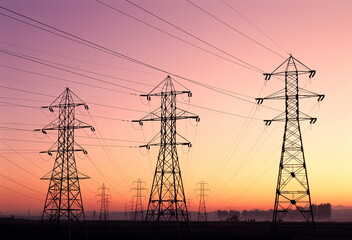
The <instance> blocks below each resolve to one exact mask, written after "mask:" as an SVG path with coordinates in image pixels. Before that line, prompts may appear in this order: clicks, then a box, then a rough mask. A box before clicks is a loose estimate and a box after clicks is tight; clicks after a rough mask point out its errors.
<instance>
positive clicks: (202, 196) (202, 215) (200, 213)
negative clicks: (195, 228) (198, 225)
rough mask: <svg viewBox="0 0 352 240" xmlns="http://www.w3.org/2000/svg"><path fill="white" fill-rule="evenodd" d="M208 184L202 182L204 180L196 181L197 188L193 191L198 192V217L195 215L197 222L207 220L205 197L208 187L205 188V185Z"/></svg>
mask: <svg viewBox="0 0 352 240" xmlns="http://www.w3.org/2000/svg"><path fill="white" fill-rule="evenodd" d="M206 185H208V183H206V182H204V181H200V182H199V183H197V187H199V188H197V189H196V190H195V191H196V192H199V195H197V196H198V197H199V208H198V217H197V221H198V222H207V221H208V218H207V209H206V206H205V197H206V196H207V195H206V192H208V191H209V189H207V188H205V186H206Z"/></svg>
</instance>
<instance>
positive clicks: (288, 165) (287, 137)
mask: <svg viewBox="0 0 352 240" xmlns="http://www.w3.org/2000/svg"><path fill="white" fill-rule="evenodd" d="M302 74H309V78H312V77H314V75H315V70H311V69H310V68H308V67H307V66H305V65H304V64H303V63H301V62H300V61H298V60H297V59H296V58H294V57H292V56H291V55H290V57H289V58H288V59H287V60H285V61H284V62H283V63H282V64H281V65H280V66H279V67H277V68H276V69H275V70H274V71H273V72H272V73H264V76H265V80H269V79H270V77H271V76H285V88H284V89H283V90H280V91H278V92H276V93H273V94H271V95H269V96H268V97H265V98H257V99H256V100H257V102H258V104H262V103H263V101H264V99H279V100H281V99H284V100H285V103H286V110H285V112H284V113H282V114H280V115H279V116H277V117H276V118H274V119H272V120H264V122H265V125H270V124H271V122H272V121H279V122H285V131H284V137H283V144H282V153H281V159H280V165H279V177H278V181H277V187H276V197H275V205H274V213H273V219H272V227H273V228H272V230H273V233H274V232H275V230H276V226H277V224H278V223H280V222H282V221H283V219H284V217H285V216H286V214H287V213H288V211H289V210H292V209H293V207H295V208H296V210H297V211H299V212H300V213H301V215H302V217H303V218H304V219H305V220H306V221H307V222H308V223H309V224H310V225H312V227H313V228H314V216H313V211H312V205H311V193H310V189H309V184H308V174H307V167H306V161H305V157H304V151H303V142H302V135H301V128H300V121H302V120H309V121H310V123H311V124H313V123H315V122H316V120H317V119H316V118H312V117H310V116H308V115H307V114H304V113H302V112H300V111H299V99H300V98H310V97H317V99H318V101H319V102H320V101H322V100H323V99H324V95H321V94H316V93H313V92H310V91H308V90H305V89H303V88H300V87H299V86H298V76H299V75H302Z"/></svg>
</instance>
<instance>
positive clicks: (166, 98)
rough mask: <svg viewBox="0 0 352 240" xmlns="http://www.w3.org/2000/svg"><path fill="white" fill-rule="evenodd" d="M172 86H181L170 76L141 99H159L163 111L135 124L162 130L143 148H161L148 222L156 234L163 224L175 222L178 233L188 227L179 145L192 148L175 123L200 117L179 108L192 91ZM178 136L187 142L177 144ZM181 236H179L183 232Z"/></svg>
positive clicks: (160, 110)
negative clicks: (158, 125)
mask: <svg viewBox="0 0 352 240" xmlns="http://www.w3.org/2000/svg"><path fill="white" fill-rule="evenodd" d="M173 82H176V83H178V82H177V81H176V80H174V79H172V78H171V77H170V76H167V77H166V78H165V79H164V80H163V81H162V82H161V83H160V84H159V85H157V86H156V87H155V88H154V89H153V90H152V91H151V92H150V93H148V94H146V95H141V96H144V97H146V98H147V100H148V101H150V100H151V97H152V96H157V97H160V98H161V107H160V109H156V110H154V111H153V112H151V113H150V114H148V115H147V116H145V117H144V118H142V119H140V120H134V122H139V124H140V125H143V122H147V121H160V123H161V130H160V132H159V133H158V135H156V136H155V137H154V138H153V139H152V140H151V141H150V142H149V143H147V144H146V145H143V146H141V147H146V148H147V149H149V148H150V146H160V150H159V155H158V160H157V164H156V169H155V174H154V179H153V183H152V187H151V191H150V198H149V203H148V209H147V214H146V221H147V222H150V223H155V224H156V230H157V232H158V230H159V222H160V221H164V222H174V221H175V222H177V226H178V229H179V227H180V222H185V223H186V224H187V225H188V226H189V219H188V211H187V205H186V198H185V193H184V188H183V183H182V177H181V169H180V165H179V161H178V155H177V145H186V146H189V147H190V146H191V144H190V142H189V141H187V140H186V139H185V138H183V137H182V136H180V135H179V134H178V133H177V131H176V121H177V120H181V119H190V118H193V119H196V120H197V121H199V117H198V116H197V115H194V114H192V113H190V112H187V111H185V110H182V109H179V108H177V107H176V103H177V102H176V96H177V95H180V94H188V97H191V96H192V93H191V91H189V90H185V91H177V90H175V87H174V84H173ZM178 84H179V83H178ZM179 85H181V84H179ZM181 86H182V85H181ZM159 87H161V88H162V89H161V92H156V90H157V89H158V88H159ZM182 87H183V86H182ZM176 136H180V137H181V138H182V139H183V140H184V141H186V142H177V140H176ZM158 137H160V143H155V142H154V141H155V140H156V139H157V138H158ZM169 196H171V198H170V197H169ZM178 232H179V234H180V230H179V231H178Z"/></svg>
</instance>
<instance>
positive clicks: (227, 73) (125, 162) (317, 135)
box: [0, 0, 352, 214]
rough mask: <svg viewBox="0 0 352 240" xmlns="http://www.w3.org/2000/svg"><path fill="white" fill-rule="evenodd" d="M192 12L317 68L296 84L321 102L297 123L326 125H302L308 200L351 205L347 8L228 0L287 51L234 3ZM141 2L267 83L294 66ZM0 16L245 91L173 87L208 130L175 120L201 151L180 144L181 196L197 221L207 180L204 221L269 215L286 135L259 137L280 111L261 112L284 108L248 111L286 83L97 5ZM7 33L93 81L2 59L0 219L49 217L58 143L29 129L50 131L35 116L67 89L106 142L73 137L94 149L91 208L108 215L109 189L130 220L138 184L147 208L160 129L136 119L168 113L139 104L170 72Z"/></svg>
mask: <svg viewBox="0 0 352 240" xmlns="http://www.w3.org/2000/svg"><path fill="white" fill-rule="evenodd" d="M194 1H195V2H197V4H199V5H201V6H202V7H204V8H205V9H208V10H209V11H211V12H212V13H213V14H214V15H216V16H218V17H219V18H221V19H223V20H224V21H226V22H228V23H230V24H231V25H232V26H234V27H236V29H239V30H240V31H241V32H243V33H245V34H246V35H248V36H250V37H251V38H253V39H255V40H256V41H258V42H260V43H262V44H263V45H265V46H267V47H268V48H270V49H273V50H274V51H275V52H277V53H279V54H280V55H283V56H284V57H288V56H289V55H288V53H292V55H294V56H295V57H296V58H297V59H299V60H300V61H302V62H303V63H304V64H306V65H307V66H308V67H310V68H311V69H315V70H316V71H317V74H316V76H315V77H314V78H313V79H312V80H311V81H309V79H308V76H305V75H303V76H302V77H301V78H300V86H301V87H303V86H304V87H305V88H306V89H308V90H311V91H313V92H317V93H323V94H326V98H325V99H324V101H323V102H321V103H320V104H317V103H316V100H315V99H309V100H306V99H303V100H302V101H301V102H300V103H301V105H300V110H301V111H302V112H305V113H309V115H311V116H314V117H317V118H318V121H317V123H316V124H315V125H313V126H311V127H310V126H309V123H306V122H304V123H302V124H301V128H302V132H303V144H304V150H305V155H306V161H307V169H308V175H309V184H310V188H311V196H312V203H316V204H320V203H330V204H331V205H333V206H336V205H345V206H350V205H352V204H351V200H352V190H351V188H350V187H349V183H351V180H352V179H351V178H352V176H351V174H350V171H351V169H352V161H351V159H352V150H351V149H352V148H351V146H350V145H351V142H352V128H351V127H350V122H351V121H352V114H351V111H350V110H349V108H348V107H346V106H348V103H349V101H350V90H351V89H352V81H349V80H348V78H349V72H350V71H349V69H350V65H351V63H350V56H351V54H352V48H351V47H350V46H351V42H352V41H351V40H352V32H351V31H350V30H349V29H350V25H349V23H351V21H352V16H351V14H350V9H351V8H352V2H350V1H340V2H339V4H336V2H335V1H332V0H328V1H323V2H322V1H318V0H313V1H309V2H307V1H303V0H299V1H297V0H296V1H293V0H292V1H284V2H279V1H274V0H265V1H255V2H254V1H253V2H252V1H251V2H248V1H231V0H228V1H227V2H229V3H230V4H231V5H233V6H234V8H236V9H237V10H238V11H239V12H240V13H241V14H243V15H244V16H246V18H248V19H249V20H250V21H251V22H253V23H255V25H256V26H257V27H259V28H260V29H261V30H262V31H264V32H265V33H266V34H267V35H269V36H270V37H271V38H272V39H274V40H275V41H276V42H277V43H280V45H282V46H283V47H284V49H285V50H286V51H283V50H282V49H281V48H280V47H278V46H277V45H276V44H275V43H273V42H272V41H271V40H270V39H268V38H267V37H266V36H264V35H263V34H262V33H260V32H259V31H258V30H256V29H255V28H253V26H251V25H250V24H248V22H247V21H246V20H244V19H243V18H241V17H240V16H239V15H237V14H236V13H234V12H233V11H232V10H231V9H229V8H228V7H227V6H226V5H225V4H221V3H218V2H214V1H210V0H209V1H208V0H207V1H200V0H194ZM83 2H84V4H83ZM106 2H107V3H109V4H112V5H114V6H116V7H117V8H118V9H120V10H122V11H124V12H126V13H128V14H131V15H133V16H136V17H138V18H140V19H143V20H144V21H146V22H148V23H150V24H152V25H154V26H157V27H159V28H161V29H163V30H165V31H167V32H170V33H172V34H174V35H176V36H178V37H180V38H182V39H186V40H187V41H189V42H191V43H193V44H195V45H197V46H200V47H202V48H205V49H208V50H209V51H213V52H216V53H217V54H219V55H221V56H223V57H224V58H229V59H230V58H231V57H229V56H228V55H224V54H223V53H221V52H219V51H216V50H214V49H211V48H210V47H209V46H207V45H205V44H204V43H201V42H199V41H197V40H195V39H193V38H191V37H190V36H187V35H186V34H185V33H182V32H180V31H178V30H176V29H173V28H171V27H170V26H169V25H166V24H165V23H163V22H160V21H158V20H157V19H155V18H152V17H151V16H150V15H147V14H146V13H144V12H142V11H140V10H138V9H136V8H135V7H133V6H132V5H130V4H128V3H125V2H122V1H120V2H114V1H112V0H106ZM134 2H136V3H138V4H139V5H141V6H143V7H145V8H146V9H148V10H150V11H152V12H155V13H157V14H158V15H159V16H160V17H162V18H165V19H167V20H168V21H170V22H172V23H174V24H175V25H177V26H180V27H181V28H182V29H184V30H186V31H189V32H191V33H192V34H194V35H196V36H198V37H199V38H202V39H204V40H206V41H207V42H209V43H211V44H213V45H215V46H217V47H218V48H221V49H223V50H224V51H226V52H228V53H230V54H232V55H234V56H236V57H238V58H239V59H242V60H243V61H245V62H248V63H250V64H252V65H254V66H256V67H258V68H260V69H262V70H263V71H265V72H271V71H272V70H274V69H275V68H276V67H277V66H279V64H281V63H282V62H283V61H284V60H285V59H284V58H281V57H280V56H278V55H276V54H273V53H272V52H270V51H268V50H266V49H264V48H263V47H261V46H259V45H257V44H255V43H254V42H253V41H250V40H249V39H248V38H245V37H243V36H241V35H240V34H238V33H236V32H234V31H232V30H231V29H229V28H228V27H226V26H224V25H223V24H220V23H219V22H216V21H215V20H214V19H212V18H210V17H209V16H207V15H205V14H204V13H202V12H200V11H199V10H197V9H196V8H194V7H192V5H190V4H188V3H187V2H186V1H167V3H166V2H165V1H161V0H154V1H150V2H148V3H146V2H145V1H142V0H135V1H134ZM2 5H3V6H4V7H6V8H9V9H11V10H14V11H18V12H20V13H23V14H24V15H26V16H30V17H33V18H34V19H38V20H40V21H43V22H45V23H47V24H50V25H53V26H56V27H58V28H60V29H64V30H65V31H67V32H70V33H73V34H75V35H77V36H80V37H82V38H85V39H88V40H90V41H92V42H95V43H98V44H100V45H102V46H104V47H107V48H110V49H113V50H116V51H118V52H121V53H123V54H125V55H127V56H130V57H133V58H135V59H138V60H140V61H143V62H146V63H148V64H150V65H153V66H156V67H158V68H161V69H165V70H167V71H169V72H172V73H174V74H178V75H181V76H184V77H187V78H190V79H194V80H196V81H197V82H200V83H203V84H209V85H212V86H216V87H219V88H222V89H226V90H228V91H232V92H236V93H239V94H241V95H237V96H238V97H239V98H241V99H244V100H245V101H243V100H240V99H238V98H233V97H229V96H227V95H224V94H219V93H217V92H216V91H212V90H209V89H208V88H204V87H201V86H200V85H197V84H194V83H191V82H188V81H186V80H183V79H180V78H177V77H174V78H175V79H176V80H177V81H178V82H180V83H182V85H184V86H185V87H187V88H188V89H190V90H191V91H192V93H193V96H192V98H190V104H189V102H188V100H189V99H188V97H187V96H183V97H182V96H178V99H177V101H178V103H177V104H178V107H179V108H182V109H185V110H188V111H190V112H192V113H195V114H197V115H199V116H200V122H199V123H196V122H195V121H193V120H181V121H180V122H178V123H177V130H178V132H179V133H180V134H181V135H182V136H184V137H185V138H186V139H188V140H189V141H191V142H192V148H191V149H188V148H186V147H183V146H179V147H178V154H179V161H180V165H181V169H182V177H183V182H184V187H185V191H186V199H191V203H192V204H191V210H192V211H196V209H198V201H199V199H198V198H197V197H196V194H195V192H194V189H195V188H196V183H197V182H200V181H201V180H204V181H205V182H208V183H209V186H208V187H209V189H210V193H209V194H208V195H209V197H208V198H207V199H206V203H207V210H208V211H215V210H218V209H234V210H244V209H247V210H250V209H272V208H273V205H274V197H275V187H276V181H277V174H278V167H279V159H280V154H281V145H282V134H283V128H284V124H283V123H273V124H272V125H271V126H270V127H264V123H263V121H262V120H263V119H271V118H273V117H276V116H277V115H278V114H279V112H278V111H275V110H272V109H268V108H265V106H268V107H272V108H275V109H282V110H284V102H283V101H277V102H274V101H266V102H265V103H264V106H261V107H258V106H256V105H255V104H252V103H255V101H254V98H255V97H259V96H261V97H265V96H267V95H269V94H271V93H273V92H275V91H278V90H280V89H281V88H283V87H284V83H283V82H282V81H280V80H278V79H275V78H273V79H271V80H270V81H268V82H267V83H266V84H265V83H264V80H263V75H262V73H258V72H256V71H251V70H249V69H247V68H243V67H241V66H239V65H236V64H233V63H231V62H229V61H226V60H224V59H222V58H218V57H216V56H214V55H211V54H209V53H206V52H204V51H202V50H200V49H198V48H195V47H192V46H190V45H188V44H186V43H184V42H181V41H179V40H177V39H175V38H172V37H170V36H168V35H165V34H163V33H161V32H159V31H157V30H155V29H152V28H150V27H148V26H146V25H144V24H142V23H139V22H137V21H135V20H132V19H130V18H128V17H126V16H124V15H122V14H119V13H117V12H114V11H112V10H111V9H108V8H106V7H104V6H102V5H101V4H98V3H97V2H96V1H76V2H75V3H72V4H71V5H70V6H68V4H65V3H63V2H61V1H51V2H50V3H47V2H46V1H41V0H35V1H31V3H29V2H28V3H27V2H25V1H21V2H19V1H3V3H2ZM302 5H303V6H304V7H302ZM170 9H172V11H170ZM0 26H1V29H2V32H4V33H5V34H3V35H2V37H1V39H0V45H1V48H2V49H5V50H9V51H13V52H17V53H21V54H25V55H29V56H32V57H37V58H42V59H46V60H48V61H52V62H56V63H60V64H63V65H67V66H72V67H74V68H75V69H73V68H70V70H72V71H74V72H79V73H80V74H83V75H88V76H90V77H91V78H87V77H84V76H82V75H77V74H72V73H69V72H64V71H61V70H59V69H54V68H51V67H48V66H45V65H42V64H38V63H34V62H31V61H27V60H25V59H19V58H16V57H14V56H10V55H7V54H5V53H1V54H0V61H1V63H0V65H1V66H0V68H1V75H0V81H1V84H0V196H1V197H0V212H1V213H3V214H14V213H26V211H27V210H28V209H30V210H31V212H32V213H33V214H34V213H38V214H39V213H40V211H42V208H43V204H44V200H45V196H46V192H47V188H48V184H49V182H48V181H41V180H40V178H41V177H42V176H44V175H45V174H47V173H48V172H49V171H51V169H52V167H53V164H54V158H53V157H55V156H53V157H49V156H48V155H45V154H39V153H38V152H40V151H45V150H48V149H49V148H50V147H51V146H52V144H53V143H54V142H55V141H56V138H57V132H51V133H49V134H48V135H43V134H41V133H38V132H33V131H31V130H33V129H36V128H42V127H44V126H46V125H47V124H48V123H50V122H51V121H52V120H54V119H55V117H56V116H57V115H55V114H56V112H54V113H50V112H49V111H48V110H47V109H40V107H41V106H44V105H48V104H50V103H51V102H52V101H54V100H55V97H57V96H58V95H59V94H61V92H62V91H63V90H64V88H65V87H69V88H70V89H71V90H72V91H73V92H74V93H75V94H77V96H79V97H80V98H81V99H82V100H83V101H85V102H86V103H87V104H88V105H89V113H90V114H91V115H92V116H93V118H90V116H89V114H88V112H87V111H86V110H85V109H84V108H83V107H82V108H81V109H80V110H78V109H77V110H76V114H77V119H80V120H82V121H84V122H86V123H89V124H91V125H93V126H94V127H95V128H96V129H97V131H96V134H97V135H98V136H99V137H102V138H104V139H105V140H104V142H103V144H105V145H108V147H107V148H105V150H104V148H103V147H101V146H100V143H99V141H98V140H97V139H96V137H95V135H94V134H93V133H91V132H90V131H88V130H83V129H82V130H77V131H76V132H75V135H76V137H75V140H76V141H77V143H78V144H80V145H81V146H82V147H84V148H85V149H86V150H87V151H88V156H85V155H83V154H82V153H77V155H76V161H77V167H78V170H79V171H80V172H82V173H84V174H87V175H88V176H90V177H91V179H88V180H82V181H81V189H82V195H83V201H84V207H85V210H86V211H93V210H96V211H98V210H99V205H98V203H97V200H98V199H97V198H96V194H97V193H98V191H97V189H98V188H99V187H101V185H102V184H103V183H105V185H106V186H107V187H108V188H109V189H110V192H109V194H111V196H112V198H111V208H110V209H111V210H112V211H123V210H124V206H125V203H129V202H130V201H131V198H132V193H131V191H130V188H131V187H132V182H133V181H134V180H136V179H137V178H141V179H143V180H144V181H146V187H147V188H148V191H147V193H146V194H145V195H146V199H145V200H144V207H145V208H146V206H147V202H148V197H149V195H148V194H149V190H150V188H151V184H152V182H151V181H152V178H153V172H154V168H155V164H156V159H157V154H158V150H159V149H158V148H157V147H154V148H153V147H152V148H151V149H150V150H149V151H147V150H146V149H144V148H138V146H139V145H142V144H145V143H146V142H148V141H149V140H150V139H152V138H153V136H154V135H156V133H157V132H158V131H159V129H158V128H159V127H160V125H159V123H158V122H153V123H152V122H147V123H145V124H144V126H143V127H142V128H141V127H140V126H139V125H138V123H131V122H130V120H133V119H140V118H142V117H144V116H145V115H147V114H148V113H149V112H150V111H151V110H154V109H156V108H158V107H160V98H158V97H152V99H151V101H150V102H149V103H148V102H147V101H146V99H145V98H141V97H139V95H140V94H141V93H148V92H149V91H151V90H152V89H153V88H154V86H156V85H157V84H158V83H160V82H161V81H162V80H163V79H164V78H165V77H166V76H167V74H166V73H162V72H160V71H157V70H153V69H151V68H148V67H145V66H141V65H138V64H136V63H132V62H128V61H126V60H123V59H121V58H117V57H114V56H112V55H109V54H106V53H102V52H99V51H96V50H94V49H92V48H88V47H86V46H83V45H80V44H78V43H75V42H72V41H69V40H67V39H63V38H60V37H58V36H55V35H53V34H50V33H47V32H44V31H41V30H39V29H35V28H32V27H30V26H28V25H24V24H21V23H19V22H16V21H13V20H11V19H8V18H5V17H4V16H1V22H0ZM234 61H236V62H238V61H237V60H234ZM4 66H7V67H4ZM14 68H17V70H16V69H14ZM62 68H65V69H66V67H62ZM18 69H22V70H18ZM67 69H69V68H67ZM78 69H85V70H88V71H90V72H84V71H80V70H78ZM31 72H32V73H31ZM92 72H94V73H92ZM35 73H37V74H35ZM95 73H99V74H101V75H98V74H95ZM44 75H50V76H53V77H54V78H53V77H51V78H50V77H47V76H44ZM108 76H111V77H108ZM92 78H97V79H101V80H105V81H109V82H113V83H114V84H118V85H122V86H124V87H128V88H130V89H126V88H121V87H118V86H116V85H112V84H106V83H102V82H98V81H96V80H94V79H92ZM66 80H69V81H66ZM126 80H128V81H126ZM73 81H75V82H76V83H74V82H73ZM131 81H134V82H131ZM77 82H78V83H77ZM79 83H83V84H79ZM88 84H89V85H94V86H96V87H92V86H88ZM102 88H105V89H102ZM15 89H20V91H18V90H15ZM179 90H183V89H179ZM121 91H122V92H128V93H127V94H126V93H122V92H121ZM31 92H34V93H41V94H42V95H38V94H33V93H31ZM131 93H132V94H131ZM248 101H250V102H248ZM149 104H150V105H149ZM104 105H109V106H115V107H116V108H111V107H106V106H104ZM28 106H29V107H28ZM199 106H200V107H199ZM206 108H210V109H213V110H216V111H210V110H208V109H206ZM221 112H226V113H230V114H226V113H221ZM231 114H232V115H231ZM235 115H240V116H245V117H247V118H243V117H239V116H235ZM248 117H250V118H248ZM16 129H17V130H16ZM16 152H17V153H16ZM92 162H93V163H94V164H93V163H92ZM95 166H96V167H97V168H98V169H99V170H97V168H96V167H95ZM101 173H102V174H101Z"/></svg>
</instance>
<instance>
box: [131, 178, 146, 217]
mask: <svg viewBox="0 0 352 240" xmlns="http://www.w3.org/2000/svg"><path fill="white" fill-rule="evenodd" d="M133 185H136V187H133V188H131V191H136V194H135V195H133V196H132V198H134V199H135V201H134V213H133V220H134V221H143V219H144V211H143V201H142V198H145V196H144V195H143V194H142V191H145V190H147V189H146V188H145V187H143V186H145V181H142V180H141V179H140V178H138V179H137V180H136V181H133ZM131 214H132V213H131Z"/></svg>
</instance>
